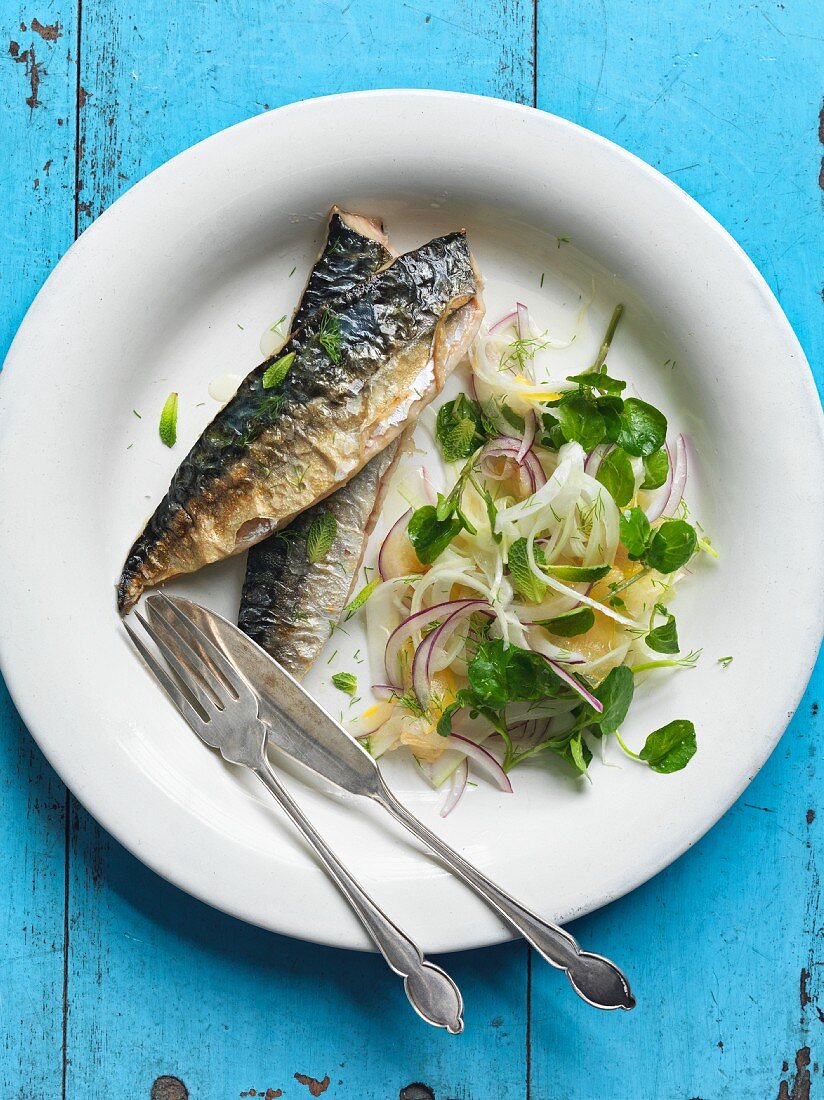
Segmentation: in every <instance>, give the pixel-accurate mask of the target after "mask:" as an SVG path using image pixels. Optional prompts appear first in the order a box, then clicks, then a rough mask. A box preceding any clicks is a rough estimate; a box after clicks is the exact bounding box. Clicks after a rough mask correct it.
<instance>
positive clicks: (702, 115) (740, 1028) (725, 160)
mask: <svg viewBox="0 0 824 1100" xmlns="http://www.w3.org/2000/svg"><path fill="white" fill-rule="evenodd" d="M822 40H824V18H822V11H821V7H820V5H818V4H816V3H814V2H813V0H804V2H801V3H794V4H792V5H787V6H786V7H785V6H784V5H781V4H765V3H757V4H746V5H745V4H741V3H737V2H734V0H726V2H724V3H721V4H713V5H695V4H687V3H685V2H683V0H680V2H678V3H671V4H667V5H650V4H647V3H644V2H643V0H629V2H628V0H606V2H604V3H602V4H601V5H600V6H598V5H596V6H591V7H589V8H587V9H586V12H584V10H583V9H580V10H579V11H573V10H570V9H569V8H568V7H564V8H558V7H557V6H555V5H550V4H548V3H546V2H544V0H542V2H541V4H540V19H539V34H538V79H537V84H538V103H539V105H540V106H541V107H542V108H544V109H546V110H550V111H555V112H557V113H558V114H561V115H564V116H566V117H568V118H571V119H572V120H573V121H576V122H579V123H581V124H582V125H584V126H587V127H589V128H591V129H593V130H596V131H597V132H599V133H601V134H603V135H604V136H606V137H608V138H611V139H612V140H614V141H617V142H618V143H619V144H622V145H625V146H626V147H627V148H629V149H631V150H632V151H633V152H635V153H638V154H639V155H640V156H642V157H643V158H644V159H646V160H648V161H650V162H651V163H652V164H654V165H656V167H658V168H660V169H661V170H662V171H663V172H665V173H666V174H667V175H669V176H671V178H672V179H674V180H675V181H676V182H678V183H679V184H680V185H681V186H682V187H684V188H685V189H686V190H687V191H688V192H689V193H690V194H692V195H693V196H694V197H695V198H696V199H698V201H699V202H701V203H702V204H703V205H704V206H706V208H707V209H708V210H709V211H710V212H711V213H712V214H714V215H715V217H717V218H718V219H719V220H720V221H721V223H722V224H723V225H724V226H725V227H726V228H727V229H729V230H730V232H731V233H732V234H733V235H734V236H735V237H736V238H737V239H738V240H739V241H740V242H741V244H742V245H743V246H744V248H745V249H746V250H747V251H748V252H749V253H750V255H751V256H752V257H753V259H754V260H755V262H756V264H758V266H759V267H760V269H761V270H762V272H763V273H764V275H765V276H766V278H767V280H768V282H769V283H770V285H771V286H772V288H773V289H774V291H775V292H776V294H777V295H778V297H779V299H780V301H781V303H782V305H783V306H784V308H785V310H786V311H787V313H788V316H789V317H790V320H791V321H792V322H793V324H794V325H795V328H796V331H797V332H798V334H799V336H800V338H801V340H802V343H803V344H804V345H805V347H806V350H807V353H808V355H809V357H810V360H811V362H812V363H813V364H814V365H815V366H816V368H817V370H818V379H819V382H821V371H820V368H821V363H822V351H824V334H822V330H821V314H820V310H821V300H820V294H821V283H820V279H821V249H820V216H821V191H820V188H819V183H818V174H819V170H820V165H821V153H822V149H821V146H820V144H819V136H818V125H819V111H820V107H821V103H820V95H821V87H820V56H821V41H822ZM788 552H789V550H788ZM777 644H782V645H784V644H790V645H791V644H792V639H780V640H777ZM822 686H824V669H822V667H821V663H819V668H818V671H817V674H816V676H815V677H814V680H813V683H812V685H811V687H810V689H809V691H808V693H807V695H806V697H805V699H804V702H803V703H802V705H801V707H800V708H799V710H798V713H797V715H796V717H795V719H794V720H793V722H792V723H791V725H790V728H789V731H788V732H787V734H786V735H785V737H784V740H783V741H782V743H781V745H780V746H779V748H778V749H777V751H776V753H775V754H774V756H773V758H772V759H771V760H770V762H769V763H768V765H767V766H766V767H765V769H764V770H763V772H762V773H761V774H760V775H759V776H758V778H757V779H756V781H755V782H754V783H753V784H752V786H751V787H750V788H749V789H748V790H747V792H746V793H745V795H744V796H743V797H742V799H741V800H740V801H739V803H738V804H737V805H736V806H735V808H734V809H733V810H732V811H731V812H730V813H729V814H728V815H727V816H726V817H725V818H724V819H723V820H722V821H721V823H720V824H719V825H717V826H716V828H715V829H714V830H713V831H712V833H711V834H710V835H709V836H708V837H706V838H705V839H704V840H703V841H702V842H701V843H700V844H699V845H698V846H697V847H696V849H695V850H693V851H692V852H691V853H689V854H688V855H687V856H685V857H684V858H683V859H682V860H680V861H679V862H678V863H677V864H676V865H675V866H673V867H672V868H670V869H669V870H668V871H667V872H665V873H664V874H662V875H660V876H659V877H658V878H657V879H655V880H654V881H653V882H651V883H650V884H648V885H647V886H646V887H644V888H642V889H641V890H638V891H636V892H635V893H634V894H633V895H631V896H630V897H628V898H625V899H623V900H622V901H620V902H618V903H616V904H614V905H612V906H610V907H609V908H607V909H605V910H603V911H602V912H600V913H598V914H595V915H593V916H591V917H590V918H587V919H586V920H583V921H581V922H579V924H578V927H577V928H576V929H575V931H576V933H577V934H578V935H579V936H580V938H581V939H582V940H584V941H585V942H587V943H592V944H597V945H598V946H599V948H601V949H603V950H604V951H606V952H607V953H612V954H613V956H614V957H615V958H617V959H620V961H621V963H622V964H624V965H625V966H626V968H627V971H628V972H629V973H630V974H631V975H632V977H633V980H634V984H635V987H636V990H637V993H638V996H639V1007H638V1008H637V1009H636V1011H635V1012H634V1013H632V1014H631V1015H621V1016H613V1017H610V1018H607V1019H603V1018H600V1017H595V1016H593V1015H592V1014H590V1013H587V1012H586V1011H585V1010H584V1009H582V1008H579V1007H578V1006H577V1005H574V1004H572V1003H570V1002H568V1001H566V1000H564V1001H563V1002H562V1001H560V1000H558V999H557V996H556V990H555V988H554V985H553V986H552V988H549V987H548V983H547V981H546V978H545V975H544V974H543V972H542V971H540V970H538V969H533V975H532V990H533V1019H532V1043H531V1048H532V1075H531V1095H532V1096H533V1097H534V1098H537V1097H540V1098H542V1100H543V1098H544V1097H550V1096H551V1097H553V1098H554V1097H564V1098H565V1100H600V1098H601V1097H605V1096H610V1097H629V1096H632V1097H633V1098H634V1100H664V1098H667V1100H668V1098H670V1097H672V1098H676V1097H677V1098H681V1097H712V1098H713V1100H722V1098H725V1097H726V1098H730V1100H738V1098H739V1097H742V1096H759V1097H760V1096H776V1095H778V1096H779V1097H782V1098H784V1100H787V1098H788V1097H789V1096H790V1095H792V1096H793V1097H807V1096H809V1094H810V1092H809V1090H810V1081H809V1079H808V1076H807V1075H808V1074H809V1075H812V1076H813V1077H815V1076H816V1075H817V1074H818V1073H819V1070H818V1064H817V1061H816V1060H817V1059H819V1060H820V1058H821V1042H820V1038H819V1034H820V1022H821V1016H820V1010H819V1007H818V1000H819V996H820V966H821V958H822V956H821V954H820V923H821V922H820V912H819V904H820V898H819V878H818V870H817V864H816V859H817V851H820V845H821V839H822V834H821V824H820V815H819V816H815V815H816V808H817V807H818V805H819V801H818V794H819V792H820V790H821V784H822V781H824V770H822V764H821V761H820V757H819V755H818V753H817V743H818V739H819V738H820V735H821V718H820V715H819V714H818V706H817V700H820V698H821V691H822ZM539 1052H545V1053H539ZM807 1063H809V1065H807ZM782 1082H783V1084H782ZM812 1088H813V1092H815V1085H814V1084H813V1085H812Z"/></svg>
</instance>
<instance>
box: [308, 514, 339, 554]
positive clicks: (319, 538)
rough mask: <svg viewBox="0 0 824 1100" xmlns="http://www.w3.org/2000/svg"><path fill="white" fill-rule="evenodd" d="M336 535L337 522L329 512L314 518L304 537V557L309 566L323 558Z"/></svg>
mask: <svg viewBox="0 0 824 1100" xmlns="http://www.w3.org/2000/svg"><path fill="white" fill-rule="evenodd" d="M337 533H338V521H337V520H336V519H335V517H334V516H333V515H332V513H331V512H321V513H320V514H319V515H317V516H315V518H314V519H313V520H312V523H311V525H310V527H309V531H308V532H307V535H306V556H307V558H308V559H309V563H310V565H316V564H317V562H319V561H320V560H321V558H325V557H326V555H327V554H328V553H329V550H330V549H331V546H332V543H333V542H334V541H335V536H336V535H337Z"/></svg>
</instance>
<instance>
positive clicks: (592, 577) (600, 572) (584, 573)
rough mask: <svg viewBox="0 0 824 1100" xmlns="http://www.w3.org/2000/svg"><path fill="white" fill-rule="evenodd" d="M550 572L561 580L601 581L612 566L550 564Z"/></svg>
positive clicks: (572, 581)
mask: <svg viewBox="0 0 824 1100" xmlns="http://www.w3.org/2000/svg"><path fill="white" fill-rule="evenodd" d="M546 568H547V570H548V572H550V573H551V574H552V575H553V577H557V578H558V580H559V581H568V582H570V583H572V584H576V583H577V582H578V581H589V582H592V581H600V580H602V579H603V578H604V577H605V576H606V575H607V573H609V571H610V569H611V568H612V566H611V565H548V566H547V567H546Z"/></svg>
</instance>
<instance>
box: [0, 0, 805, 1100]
mask: <svg viewBox="0 0 824 1100" xmlns="http://www.w3.org/2000/svg"><path fill="white" fill-rule="evenodd" d="M0 16H1V17H2V18H1V19H0V50H2V55H3V57H2V61H3V63H2V64H0V108H2V115H1V116H0V155H1V156H2V159H1V160H0V179H2V192H1V195H2V206H3V211H4V217H3V219H2V223H0V304H2V311H0V354H3V353H5V350H6V348H7V346H8V343H9V342H10V340H11V337H12V335H13V333H14V331H15V329H16V327H17V325H18V324H19V322H20V321H21V319H22V317H23V314H24V312H25V310H26V308H27V307H28V305H29V303H30V301H31V299H32V297H33V295H34V293H35V292H36V290H37V289H38V287H39V286H40V284H41V283H42V281H43V279H44V278H45V277H46V275H47V274H48V273H49V271H50V270H51V268H52V267H53V266H54V264H55V263H56V262H57V260H58V259H59V258H60V256H61V255H62V254H63V253H64V252H65V250H66V249H67V248H68V246H69V245H70V244H71V242H72V240H73V239H74V238H75V236H76V235H77V234H78V233H81V232H82V231H83V230H84V229H85V228H86V226H88V225H89V223H90V222H91V221H92V220H93V219H94V218H95V217H96V216H97V215H98V214H99V213H100V212H101V211H102V210H103V209H104V208H105V207H106V206H108V205H109V204H110V203H111V202H112V201H113V200H114V199H116V198H117V197H118V195H120V194H121V193H122V192H123V191H124V190H125V189H126V188H128V187H130V186H131V185H132V184H133V183H134V182H135V181H136V180H138V179H140V178H141V177H142V176H144V175H145V174H146V173H147V172H150V171H151V170H152V169H153V168H155V167H156V166H157V165H159V164H161V163H162V162H163V161H165V160H166V159H167V158H168V157H170V156H172V155H173V154H175V153H177V152H178V151H180V150H181V149H183V148H185V147H186V146H188V145H190V144H192V143H193V142H195V141H197V140H199V139H200V138H203V137H205V136H207V135H208V134H211V133H213V132H214V131H216V130H219V129H221V128H222V127H225V126H229V125H231V124H232V123H235V122H238V121H240V120H241V119H244V118H247V117H248V116H250V115H252V114H255V113H256V112H259V111H265V110H268V109H269V108H273V107H277V106H279V105H280V104H283V103H288V102H290V101H292V100H295V99H299V98H303V97H309V96H315V95H321V94H325V93H331V92H340V91H346V90H350V89H357V88H372V87H391V86H412V87H414V86H421V85H426V86H430V87H439V88H454V89H459V90H464V91H472V92H478V93H482V94H485V95H491V96H501V97H504V98H509V99H514V100H518V101H519V102H522V103H529V104H535V105H537V106H538V107H540V108H542V109H545V110H548V111H554V112H556V113H557V114H560V115H563V116H565V117H567V118H570V119H573V120H574V121H576V122H579V123H581V124H582V125H584V126H587V127H590V128H591V129H593V130H595V131H597V132H598V133H601V134H604V135H605V136H606V137H608V138H611V139H612V140H613V141H616V142H618V143H620V144H621V145H624V146H625V147H627V148H628V149H631V150H632V151H633V152H635V153H638V154H639V155H640V156H641V157H644V158H645V159H646V160H648V161H650V162H651V163H652V164H654V165H656V166H657V167H658V168H659V169H660V170H661V171H662V172H664V173H665V174H666V175H668V176H670V177H671V178H672V179H674V180H676V181H677V182H678V183H679V184H680V185H681V186H682V187H683V188H685V189H686V190H687V191H688V192H689V193H690V194H691V195H693V196H694V197H695V198H696V199H698V201H699V202H701V203H702V204H703V205H704V206H705V207H706V208H707V209H708V210H709V211H710V212H711V213H712V214H714V215H715V217H716V218H718V219H719V220H720V221H721V223H722V224H723V225H725V226H726V227H727V229H729V230H730V232H731V233H732V234H733V235H734V236H735V237H736V238H737V240H738V241H740V243H741V244H742V245H743V247H744V248H745V249H746V250H747V251H748V252H749V254H750V255H751V256H752V257H753V259H754V260H755V262H756V264H757V265H758V266H759V267H760V269H761V271H762V272H763V273H764V275H765V276H766V278H767V281H768V282H769V283H770V285H771V287H772V288H773V290H774V291H775V293H776V294H777V295H778V298H779V300H780V301H781V303H782V305H783V307H784V309H785V310H786V312H787V313H788V315H789V318H790V320H791V322H792V323H793V325H794V326H795V328H796V331H797V332H798V334H799V336H800V338H801V342H802V344H803V345H804V347H805V349H806V351H807V354H808V356H809V358H810V361H811V362H812V363H813V365H814V368H815V369H817V371H818V378H819V380H821V377H822V375H821V365H822V361H824V356H823V355H822V352H824V336H823V334H824V326H822V320H824V317H823V316H822V276H823V275H824V270H822V264H821V260H822V250H821V240H822V235H821V228H822V225H821V214H822V191H821V187H822V186H824V168H822V154H823V153H824V146H822V145H821V144H819V142H824V112H822V113H821V114H820V111H821V107H822V104H821V94H822V91H824V88H822V77H824V66H823V65H822V58H823V57H824V7H822V5H821V0H785V2H784V3H775V2H773V0H755V2H746V3H745V2H739V0H714V2H710V0H669V2H667V3H649V2H647V0H599V2H598V3H595V2H589V3H583V2H570V0H561V2H560V3H559V2H558V0H554V2H551V0H534V3H533V0H436V2H433V3H430V2H429V0H408V2H406V0H404V2H401V0H288V2H286V0H190V2H189V3H187V4H182V3H178V2H176V0H171V2H170V0H162V2H161V0H142V2H141V3H135V2H132V0H43V2H42V4H41V6H39V7H38V6H36V5H34V4H31V3H23V0H19V3H18V2H13V0H2V2H0ZM819 127H821V129H819ZM479 140H482V137H479ZM820 173H821V175H820ZM55 369H56V370H59V364H55ZM33 417H34V420H33V424H34V427H35V431H34V433H33V444H32V445H33V446H36V436H37V431H38V430H48V426H43V428H40V429H38V428H37V425H36V410H34V411H33ZM21 476H25V472H24V471H21ZM0 506H2V505H1V502H0ZM47 528H48V517H47V516H41V517H33V530H32V531H31V532H29V533H28V534H27V533H26V532H21V538H25V537H37V536H38V535H39V537H47V535H46V531H47ZM788 552H790V549H789V547H788ZM9 580H10V578H7V577H6V578H4V583H8V582H9ZM788 598H791V593H788ZM776 644H779V645H790V646H791V645H792V638H781V639H777V640H776ZM820 671H821V670H819V672H820ZM822 686H824V685H823V684H822V677H821V675H819V676H818V678H817V681H816V680H815V679H814V681H813V684H812V686H811V687H810V689H809V690H808V692H807V694H806V696H805V698H804V700H803V702H802V704H801V706H800V708H799V710H798V712H797V714H796V715H795V717H794V718H793V720H792V721H791V722H790V725H789V728H788V730H787V733H786V734H785V736H784V739H783V741H782V742H781V743H780V745H779V747H778V749H777V750H776V752H775V754H774V755H773V757H772V759H771V760H770V761H769V763H768V764H767V765H766V767H765V768H764V769H763V771H762V772H761V774H760V775H759V776H758V777H757V778H756V780H755V782H754V783H753V784H752V785H751V786H750V787H749V789H748V790H747V791H746V793H745V794H744V795H743V797H742V798H741V800H740V802H738V804H737V805H736V806H735V807H734V808H733V809H732V810H731V811H730V812H729V813H728V814H727V815H726V817H725V818H724V819H723V820H722V821H721V823H720V824H719V825H718V826H716V828H715V829H714V830H713V831H712V832H711V833H710V834H709V835H708V836H707V837H706V838H705V839H704V840H703V841H702V842H701V843H700V844H698V845H697V846H696V847H695V848H694V849H693V850H692V851H691V852H689V853H688V854H687V855H686V856H684V857H683V858H682V859H681V860H679V861H678V863H677V864H675V865H674V866H672V867H671V868H670V869H669V870H668V871H666V872H665V873H663V874H662V875H660V876H658V878H656V879H655V880H654V881H652V882H650V883H649V884H648V885H647V886H645V887H643V888H642V889H640V890H637V891H636V892H635V893H634V894H632V895H631V896H630V897H627V898H624V899H623V900H621V901H619V902H616V903H615V904H613V905H611V906H610V907H609V908H607V909H604V910H602V911H601V912H599V913H596V914H594V915H593V916H591V917H588V918H586V919H585V920H582V921H580V922H579V923H578V926H577V927H575V928H574V929H573V931H574V932H575V934H576V935H578V936H579V937H580V939H581V940H583V941H585V942H586V943H590V944H594V945H598V947H599V948H601V949H603V950H604V951H605V952H606V953H608V954H610V955H611V956H613V957H614V958H616V959H619V960H620V961H621V962H622V964H624V966H625V967H626V969H627V972H628V973H629V974H631V975H632V979H633V984H634V987H635V989H636V991H637V993H638V995H639V1006H638V1008H637V1009H636V1010H635V1012H633V1013H631V1014H625V1013H621V1014H617V1015H616V1014H612V1015H606V1014H601V1013H597V1012H595V1011H594V1010H591V1009H588V1008H586V1007H585V1006H583V1005H582V1004H580V1003H578V1002H576V1001H575V999H574V998H573V997H572V996H571V995H570V993H569V990H568V989H567V988H566V985H565V983H564V982H563V981H562V980H561V979H560V978H559V976H558V974H557V973H556V972H554V971H551V970H549V969H548V968H546V967H544V966H542V965H535V966H533V964H532V960H531V958H530V956H529V954H528V952H527V950H526V949H525V947H524V945H523V944H522V943H515V944H509V945H505V946H502V947H498V948H494V949H490V950H486V951H475V952H470V953H464V954H462V955H459V956H456V957H454V958H450V959H449V960H448V966H449V969H450V971H451V972H452V973H453V974H454V975H455V977H456V979H457V980H458V981H459V983H460V984H461V987H462V989H463V991H464V994H465V997H466V1002H467V1028H466V1032H465V1033H464V1035H462V1036H461V1037H460V1038H453V1037H450V1036H448V1035H446V1034H445V1033H439V1032H434V1031H432V1030H431V1029H427V1028H426V1027H425V1025H423V1024H422V1023H420V1022H418V1021H417V1019H416V1018H415V1017H414V1016H413V1015H412V1013H411V1012H410V1011H409V1010H408V1008H407V1006H406V1003H405V1001H404V999H403V994H402V992H401V991H400V989H399V988H398V987H397V985H396V983H391V982H389V981H388V980H386V979H385V975H384V970H383V964H382V963H380V962H378V961H377V960H376V959H374V958H371V957H365V956H354V955H350V954H347V953H344V952H341V951H336V950H332V949H327V948H319V947H313V946H311V945H307V944H303V943H297V942H295V941H292V940H288V939H284V938H280V937H277V936H274V935H270V934H268V933H264V932H261V931H259V930H257V929H254V928H250V927H247V926H245V925H243V924H241V923H239V922H237V921H234V920H232V919H230V918H228V917H225V916H223V915H221V914H220V913H217V912H213V911H212V910H210V909H208V908H207V907H206V906H204V905H202V904H200V903H198V902H195V901H193V900H192V899H191V898H189V897H187V896H186V895H184V894H182V893H180V892H179V891H178V890H176V889H175V888H174V887H172V886H170V885H168V884H167V883H166V882H164V881H162V880H161V879H159V878H157V877H156V876H155V875H154V874H152V873H151V872H150V871H148V870H146V869H145V868H144V867H143V866H141V865H140V864H139V863H138V862H137V861H136V860H135V859H133V858H132V857H131V856H130V855H128V854H127V853H126V852H125V851H124V850H123V849H122V848H120V847H119V845H118V844H117V843H115V842H114V841H113V840H112V839H111V838H110V837H109V836H108V835H107V834H106V833H105V832H103V831H102V830H101V829H100V828H99V827H98V826H97V825H96V824H95V822H94V821H93V820H92V819H91V818H90V817H89V816H88V814H87V813H85V811H84V810H83V809H82V808H81V807H80V806H78V804H77V803H76V802H75V801H74V799H73V798H72V797H71V795H70V794H68V793H67V791H66V790H65V788H64V787H63V785H62V783H61V782H60V781H59V779H58V778H57V777H56V776H55V775H54V773H53V772H52V771H51V770H50V768H49V766H48V765H47V764H46V762H45V761H44V759H43V757H42V756H41V754H40V752H39V750H38V749H37V748H36V746H35V744H34V742H33V741H32V740H31V738H30V736H29V735H28V733H27V732H26V730H25V729H24V728H23V726H22V724H21V722H20V720H19V719H18V717H17V716H16V714H15V712H14V710H13V708H12V706H11V704H10V702H9V701H8V698H7V697H4V699H3V702H2V708H3V709H2V716H1V717H2V737H1V738H0V753H2V760H0V850H1V852H2V890H1V892H0V896H2V899H3V900H2V903H0V1024H1V1025H2V1031H1V1033H0V1098H1V1100H6V1098H9V1100H11V1098H13V1097H20V1098H24V1097H25V1098H29V1097H33V1096H37V1097H49V1098H51V1097H68V1098H71V1100H96V1098H98V1097H100V1098H103V1097H114V1096H123V1097H128V1098H130V1100H137V1098H140V1097H145V1098H147V1100H148V1098H149V1097H152V1098H153V1100H181V1098H183V1097H186V1096H189V1097H191V1098H192V1100H234V1098H235V1097H241V1096H265V1097H267V1098H268V1100H273V1098H274V1097H278V1096H280V1095H281V1091H282V1095H283V1096H284V1097H285V1098H287V1100H300V1098H301V1097H309V1096H310V1095H311V1096H317V1095H326V1096H329V1097H340V1098H346V1100H390V1098H391V1100H395V1098H397V1097H400V1098H401V1100H428V1098H430V1097H432V1096H434V1097H436V1098H437V1100H447V1098H453V1100H487V1098H489V1100H504V1098H525V1097H528V1098H531V1100H690V1098H696V1097H700V1098H703V1100H722V1098H730V1100H748V1098H757V1100H768V1098H774V1097H778V1098H779V1100H808V1098H809V1097H810V1096H813V1097H814V1096H816V1095H817V1094H818V1092H819V1091H824V1084H822V1081H821V1080H820V1076H821V1070H820V1068H819V1063H818V1061H817V1059H820V1058H822V1050H824V1044H822V1040H821V1032H822V1021H824V998H821V1000H819V997H820V991H821V988H822V983H821V966H822V961H824V954H822V953H821V922H822V915H821V909H820V895H819V873H818V860H819V859H820V858H824V846H822V843H821V841H822V829H821V822H822V814H821V813H820V812H818V796H819V793H820V789H821V783H822V780H823V779H824V764H822V759H821V756H820V754H819V737H820V736H821V732H822V731H821V716H820V714H819V710H818V703H817V699H818V698H819V695H816V690H818V691H819V692H820V691H821V689H822ZM788 718H789V716H788ZM416 1083H417V1084H416ZM324 1089H325V1090H326V1091H325V1092H323V1090H324ZM278 1090H281V1091H278Z"/></svg>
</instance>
